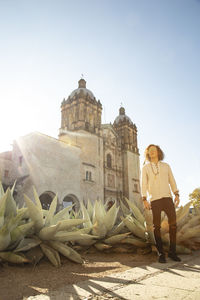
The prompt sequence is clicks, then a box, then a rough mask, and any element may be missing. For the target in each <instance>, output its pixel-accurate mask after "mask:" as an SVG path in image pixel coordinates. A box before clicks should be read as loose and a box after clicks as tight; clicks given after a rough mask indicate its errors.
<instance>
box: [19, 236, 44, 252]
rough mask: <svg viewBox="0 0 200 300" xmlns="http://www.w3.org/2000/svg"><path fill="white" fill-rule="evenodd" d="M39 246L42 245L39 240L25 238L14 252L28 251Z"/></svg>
mask: <svg viewBox="0 0 200 300" xmlns="http://www.w3.org/2000/svg"><path fill="white" fill-rule="evenodd" d="M39 244H41V240H39V239H37V238H24V239H22V240H21V241H20V243H19V244H18V246H17V247H16V248H15V250H14V252H23V251H28V250H29V249H31V248H34V247H36V246H38V245H39Z"/></svg>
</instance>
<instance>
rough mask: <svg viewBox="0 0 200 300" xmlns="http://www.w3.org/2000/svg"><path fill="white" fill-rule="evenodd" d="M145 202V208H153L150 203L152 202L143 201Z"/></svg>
mask: <svg viewBox="0 0 200 300" xmlns="http://www.w3.org/2000/svg"><path fill="white" fill-rule="evenodd" d="M143 203H144V208H145V209H148V210H150V209H151V205H150V203H149V202H148V201H147V200H145V201H143Z"/></svg>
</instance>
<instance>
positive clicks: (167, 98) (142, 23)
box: [0, 0, 200, 204]
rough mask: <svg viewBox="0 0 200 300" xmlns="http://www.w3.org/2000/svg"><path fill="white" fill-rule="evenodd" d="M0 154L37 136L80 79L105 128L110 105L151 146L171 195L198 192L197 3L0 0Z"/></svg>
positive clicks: (52, 124) (54, 130)
mask: <svg viewBox="0 0 200 300" xmlns="http://www.w3.org/2000/svg"><path fill="white" fill-rule="evenodd" d="M0 43H1V46H0V104H1V117H0V128H1V141H0V151H4V150H7V149H10V146H9V145H10V144H11V143H12V140H13V139H15V138H17V137H19V136H21V135H24V134H26V133H29V132H31V131H35V130H36V131H40V132H42V133H45V134H48V135H51V136H54V137H57V134H58V129H59V127H60V104H61V101H62V99H63V98H64V97H67V96H68V95H69V94H70V93H71V91H72V90H74V89H75V88H77V82H78V80H79V79H80V77H81V74H82V73H83V74H84V78H85V79H86V81H87V87H88V88H89V89H90V90H92V91H93V93H94V95H95V96H96V98H97V99H100V101H101V102H102V105H103V114H102V121H103V123H109V122H113V121H114V119H115V117H116V116H117V115H118V109H119V107H120V103H121V102H122V103H123V106H124V107H125V109H126V113H127V115H128V116H129V117H130V118H131V119H132V120H133V122H134V123H135V124H136V125H137V128H138V143H139V148H140V153H141V156H140V158H141V163H142V162H143V153H144V149H145V147H146V146H147V145H148V144H150V143H155V144H158V145H160V147H161V148H163V150H164V152H165V153H166V160H165V161H166V162H168V163H169V164H170V165H171V167H172V170H173V173H174V175H175V178H176V181H177V184H178V187H179V189H180V194H181V203H182V204H184V203H186V202H187V201H188V194H189V193H190V192H192V191H193V189H194V188H196V187H199V186H200V138H199V132H200V121H199V116H200V1H198V0H167V1H164V0H157V1H155V0H151V1H149V0H137V1H136V0H101V1H97V0H85V1H80V0H74V1H71V0H68V1H67V0H65V1H59V0H54V1H51V0H48V1H45V0H43V1H40V0H34V1H33V0H32V1H26V0H25V1H21V0H18V1H11V0H7V1H6V0H5V1H4V0H0Z"/></svg>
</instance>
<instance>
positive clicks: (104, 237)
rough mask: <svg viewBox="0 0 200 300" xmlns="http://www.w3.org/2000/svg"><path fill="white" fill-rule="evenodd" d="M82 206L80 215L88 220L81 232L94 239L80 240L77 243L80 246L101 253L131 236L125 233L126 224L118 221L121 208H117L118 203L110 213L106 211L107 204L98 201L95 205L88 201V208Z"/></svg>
mask: <svg viewBox="0 0 200 300" xmlns="http://www.w3.org/2000/svg"><path fill="white" fill-rule="evenodd" d="M80 206H81V209H80V214H81V215H82V217H83V218H84V219H87V220H88V221H87V222H85V223H83V228H82V229H80V230H81V231H82V232H83V233H85V234H88V235H90V236H91V237H94V238H93V239H90V240H79V241H78V242H77V243H78V244H79V245H81V246H87V247H90V246H94V247H95V248H96V249H98V250H100V251H102V250H108V249H111V248H112V247H113V246H114V245H116V244H118V243H120V242H121V241H122V240H124V238H126V237H127V236H128V235H129V234H130V233H129V232H128V233H127V232H124V228H125V226H124V223H123V222H121V223H119V222H118V221H117V215H118V211H119V207H117V206H116V203H114V204H113V206H112V207H111V208H110V209H109V210H108V211H107V210H106V206H107V204H105V205H104V204H103V203H102V202H101V201H98V200H96V201H95V203H94V205H92V204H91V202H90V200H88V202H87V207H86V206H85V205H84V204H83V203H81V205H80ZM126 231H127V230H126Z"/></svg>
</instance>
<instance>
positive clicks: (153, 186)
mask: <svg viewBox="0 0 200 300" xmlns="http://www.w3.org/2000/svg"><path fill="white" fill-rule="evenodd" d="M152 168H153V170H152ZM153 171H154V172H153ZM156 173H158V174H157V175H155V174H156ZM170 187H171V189H170ZM171 190H172V192H173V193H175V192H178V189H177V186H176V181H175V179H174V176H173V174H172V171H171V168H170V166H169V165H168V164H167V163H164V162H161V161H159V162H158V169H157V168H156V165H155V164H154V163H150V162H149V163H147V164H145V165H144V166H143V168H142V196H143V197H148V196H149V198H150V201H154V200H158V199H161V198H164V197H171V198H172V194H171Z"/></svg>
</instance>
